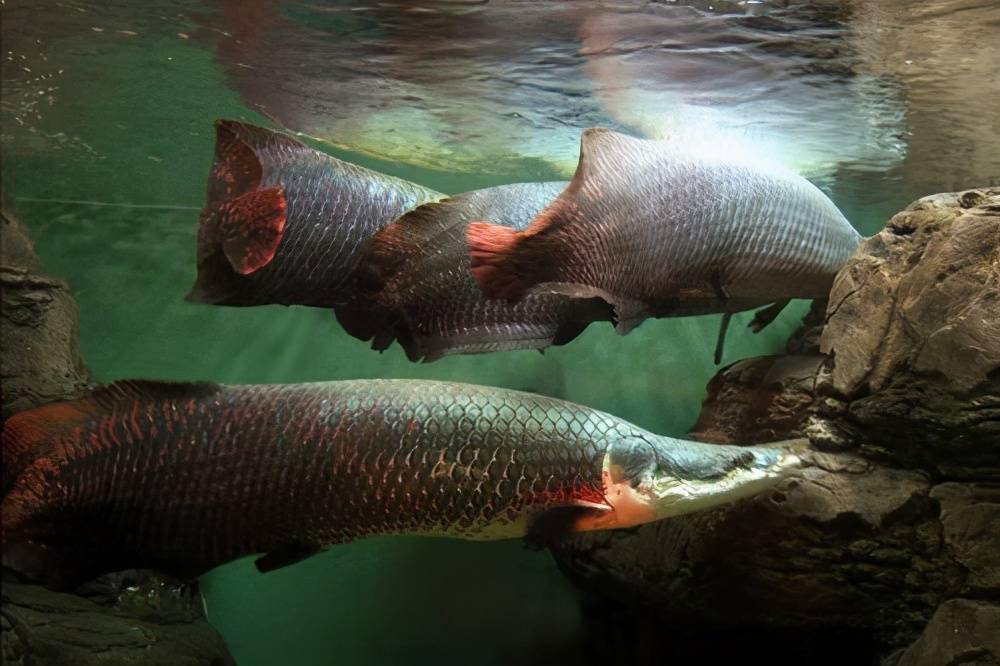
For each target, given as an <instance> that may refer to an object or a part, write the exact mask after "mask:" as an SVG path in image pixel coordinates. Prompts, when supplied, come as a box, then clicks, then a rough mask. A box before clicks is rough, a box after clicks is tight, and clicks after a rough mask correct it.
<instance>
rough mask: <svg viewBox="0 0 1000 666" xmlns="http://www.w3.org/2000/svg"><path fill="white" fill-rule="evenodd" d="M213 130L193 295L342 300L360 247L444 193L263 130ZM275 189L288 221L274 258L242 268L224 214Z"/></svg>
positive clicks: (224, 299)
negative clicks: (226, 247) (225, 247)
mask: <svg viewBox="0 0 1000 666" xmlns="http://www.w3.org/2000/svg"><path fill="white" fill-rule="evenodd" d="M216 133H217V139H216V153H215V165H214V167H213V170H212V177H211V178H210V180H209V192H208V203H207V204H206V206H205V209H204V211H203V212H202V217H201V224H200V230H199V237H198V279H197V281H196V283H195V286H194V288H193V289H192V292H191V294H190V295H189V298H190V299H192V300H198V301H202V302H208V303H216V304H220V305H262V304H269V303H278V304H285V305H292V304H298V305H315V306H324V307H326V306H332V305H335V304H337V303H341V302H343V301H345V300H346V299H347V297H348V295H349V293H350V287H349V285H350V277H351V272H352V271H353V269H354V265H355V260H356V255H357V253H358V250H359V249H360V248H361V246H362V245H364V244H365V243H366V242H367V241H368V240H369V238H370V237H371V236H372V235H373V234H374V233H375V232H376V231H378V230H379V229H382V228H383V227H385V226H387V225H388V224H390V223H391V222H392V221H393V220H395V219H396V218H398V217H399V216H400V215H402V214H403V213H404V212H406V211H408V210H410V209H412V208H415V207H416V206H418V205H420V204H422V203H425V202H429V201H435V200H437V199H439V198H441V197H442V196H443V195H442V194H440V193H438V192H434V191H433V190H430V189H427V188H424V187H421V186H419V185H416V184H414V183H410V182H408V181H405V180H402V179H399V178H393V177H391V176H386V175H384V174H380V173H377V172H374V171H371V170H369V169H365V168H363V167H359V166H357V165H354V164H350V163H348V162H344V161H341V160H338V159H336V158H334V157H331V156H329V155H326V154H325V153H321V152H319V151H316V150H313V149H311V148H309V147H308V146H305V145H304V144H302V143H300V142H298V141H296V140H295V139H293V138H291V137H289V136H287V135H285V134H281V133H278V132H274V131H270V130H267V129H264V128H261V127H255V126H253V125H249V124H246V123H240V122H235V121H219V122H218V123H217V126H216ZM269 188H277V190H278V191H279V192H280V193H281V195H282V197H283V200H284V201H285V202H286V208H285V210H284V213H283V216H282V219H283V220H284V221H285V222H286V223H285V224H284V227H283V230H282V232H281V233H280V240H279V241H278V243H277V246H276V248H275V249H274V252H273V256H271V257H270V258H269V259H268V260H267V261H266V262H264V263H263V265H262V266H260V267H256V269H255V270H253V271H251V272H249V273H246V274H241V272H240V271H237V270H235V267H234V266H233V265H232V264H231V261H230V260H229V259H228V258H227V257H226V256H225V255H224V254H223V252H222V245H221V243H220V238H219V229H218V227H219V224H220V223H219V221H218V215H219V211H220V210H222V209H223V206H224V205H225V204H227V203H229V202H232V201H234V200H237V199H238V198H240V197H242V196H253V195H254V194H255V193H258V192H261V191H266V190H268V189H269ZM288 220H291V221H293V222H294V223H292V224H288V223H287V221H288ZM331 222H333V223H331Z"/></svg>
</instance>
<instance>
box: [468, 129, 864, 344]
mask: <svg viewBox="0 0 1000 666" xmlns="http://www.w3.org/2000/svg"><path fill="white" fill-rule="evenodd" d="M467 239H468V245H469V253H470V260H471V270H472V273H473V275H474V277H475V279H476V281H477V282H478V284H479V286H480V287H481V288H482V290H483V293H484V294H485V295H486V296H488V297H490V298H506V299H510V300H517V299H520V298H522V297H523V296H524V294H526V293H528V292H529V290H531V289H532V288H534V287H536V286H537V285H544V286H545V287H546V288H547V290H549V291H552V292H556V293H562V294H566V295H568V296H571V297H576V298H594V297H598V298H601V299H603V300H605V301H606V302H607V303H609V304H610V305H612V306H613V307H614V310H615V315H616V318H617V328H618V331H619V332H620V333H623V334H624V333H627V332H628V331H630V330H631V329H632V328H634V327H635V326H637V325H638V324H640V323H641V322H642V321H643V320H645V319H646V318H648V317H670V316H685V315H697V314H708V313H717V312H722V313H724V314H725V316H724V319H723V329H722V331H721V332H720V338H719V345H718V347H717V349H716V358H717V360H718V358H719V355H720V354H721V346H722V341H723V337H724V333H725V325H726V324H728V320H729V315H731V313H733V312H739V311H742V310H747V309H750V308H755V307H760V306H763V305H768V304H774V305H772V307H770V308H768V309H767V310H764V311H762V312H761V313H759V317H758V318H757V319H755V321H754V322H753V323H752V326H753V327H754V328H755V329H757V330H759V328H762V327H763V326H764V325H766V324H767V323H768V322H769V321H770V320H771V319H773V318H774V317H775V316H776V315H777V313H778V312H779V311H780V309H781V308H782V307H784V305H785V304H787V302H788V300H789V299H793V298H826V297H827V296H828V295H829V292H830V288H831V286H832V284H833V279H834V277H835V276H836V274H837V271H838V270H839V269H840V268H841V267H842V266H843V265H844V263H845V262H846V261H847V259H848V258H849V257H850V256H851V254H853V252H854V251H855V249H856V248H857V246H858V244H859V243H860V241H861V236H860V235H859V234H858V233H857V232H856V231H855V230H854V228H853V227H851V225H850V223H849V222H848V221H847V219H846V218H845V217H844V216H843V215H842V214H841V212H840V211H839V210H838V209H837V207H836V206H835V205H834V204H833V202H832V201H830V199H829V198H827V197H826V195H824V194H823V193H822V192H821V191H820V190H819V189H818V188H816V187H815V186H814V185H812V184H811V183H810V182H809V181H807V180H806V179H804V178H802V177H801V176H798V175H797V174H794V173H792V172H790V171H786V170H784V169H782V168H780V167H776V166H769V167H766V168H764V167H762V166H761V165H760V164H757V163H754V162H751V161H749V160H742V159H740V158H737V157H733V156H724V157H720V156H718V155H709V154H708V153H704V154H702V153H700V152H698V151H696V150H691V149H689V148H682V147H678V146H675V145H673V144H671V143H670V142H667V141H652V140H643V139H636V138H632V137H629V136H626V135H624V134H620V133H617V132H614V131H611V130H607V129H589V130H586V131H585V132H584V133H583V137H582V140H581V147H580V160H579V163H578V165H577V170H576V173H575V174H574V176H573V180H572V181H571V182H570V184H569V185H568V186H567V187H566V189H565V190H564V191H563V192H562V193H561V194H560V195H559V197H558V198H556V199H555V200H554V201H553V202H552V203H551V204H550V205H549V206H547V207H546V208H545V209H544V210H543V211H542V212H541V213H539V214H538V216H537V217H536V218H535V219H534V220H533V221H532V223H531V225H530V226H529V227H528V228H527V229H525V230H523V231H518V230H515V229H512V228H510V227H507V226H503V225H494V224H488V223H484V222H475V223H472V224H470V225H469V227H468V232H467Z"/></svg>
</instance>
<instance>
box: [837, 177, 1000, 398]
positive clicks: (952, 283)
mask: <svg viewBox="0 0 1000 666" xmlns="http://www.w3.org/2000/svg"><path fill="white" fill-rule="evenodd" d="M821 350H822V351H823V353H825V354H830V355H833V356H834V361H833V364H832V371H831V373H830V376H829V379H828V381H829V383H830V385H831V387H832V388H833V390H835V391H836V392H837V393H839V394H840V395H844V396H855V395H859V394H864V395H866V394H871V393H874V392H876V391H878V390H880V389H881V388H883V387H884V386H886V385H887V383H888V382H889V380H890V379H891V378H892V377H894V376H895V375H897V374H898V373H899V372H900V371H902V370H909V371H912V372H915V373H920V374H924V375H930V376H935V377H941V378H944V379H946V381H947V383H948V385H949V386H950V387H951V388H952V390H954V391H962V390H969V389H971V388H973V387H975V386H977V385H979V384H981V383H982V382H984V381H986V379H987V377H988V376H990V374H991V373H994V372H996V370H997V368H1000V188H992V189H984V190H969V191H967V192H963V193H960V194H958V195H949V196H942V195H935V196H932V197H926V198H924V199H920V200H919V201H916V202H914V203H913V204H911V205H910V206H909V207H907V209H906V210H904V211H903V212H901V213H899V214H898V215H896V216H895V217H893V218H892V220H890V221H889V224H888V225H887V227H886V228H885V229H884V230H883V231H882V232H881V233H879V234H876V235H875V236H872V237H871V238H869V239H868V240H866V241H865V242H864V243H863V244H862V246H861V248H860V249H859V251H858V253H857V254H856V255H855V256H854V258H853V259H852V260H851V262H850V263H849V264H848V265H847V266H846V267H845V268H844V269H843V270H842V271H841V272H840V274H839V275H838V276H837V280H836V282H835V283H834V286H833V291H832V292H831V294H830V309H829V311H828V315H827V322H826V328H825V330H824V331H823V336H822V340H821Z"/></svg>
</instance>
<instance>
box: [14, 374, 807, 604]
mask: <svg viewBox="0 0 1000 666" xmlns="http://www.w3.org/2000/svg"><path fill="white" fill-rule="evenodd" d="M2 446H3V457H4V469H3V475H2V484H3V504H2V540H3V562H4V565H5V566H7V567H9V568H12V569H13V570H15V571H18V572H21V573H22V574H24V575H27V576H29V577H33V578H36V579H42V580H47V581H48V582H49V583H50V584H53V585H71V584H76V583H79V582H82V581H85V580H87V579H88V577H93V576H96V575H100V574H102V573H106V572H109V571H115V570H121V569H125V568H134V567H142V568H153V569H159V570H161V571H164V572H167V573H171V574H174V575H177V576H181V577H190V576H197V575H199V574H201V573H203V572H205V571H207V570H209V569H211V568H213V567H215V566H217V565H220V564H222V563H224V562H228V561H230V560H233V559H235V558H239V557H242V556H245V555H251V554H259V553H263V556H262V557H261V558H260V559H258V560H257V566H258V568H259V569H260V570H262V571H267V570H271V569H274V568H278V567H281V566H284V565H287V564H291V563H293V562H295V561H298V560H300V559H303V558H305V557H307V556H309V555H311V554H313V553H316V552H318V551H319V550H322V549H323V548H325V547H327V546H329V545H331V544H336V543H342V542H346V541H351V540H354V539H359V538H362V537H367V536H372V535H379V534H417V535H429V536H446V537H454V538H460V539H502V538H511V537H519V536H524V535H527V534H531V533H533V531H535V532H537V531H538V530H541V529H544V530H548V533H549V534H550V535H556V534H561V533H567V532H572V531H584V530H596V529H610V528H617V527H627V526H631V525H637V524H641V523H645V522H649V521H653V520H658V519H661V518H664V517H668V516H674V515H679V514H684V513H688V512H691V511H696V510H699V509H702V508H705V507H712V506H716V505H719V504H723V503H726V502H730V501H733V500H735V499H738V498H741V497H746V496H749V495H752V494H754V493H756V492H758V491H760V490H762V489H765V488H768V487H771V486H773V485H775V484H776V483H778V482H779V481H780V480H781V479H782V478H783V477H785V476H786V475H788V474H789V473H791V472H792V470H794V469H795V468H796V466H797V465H799V462H800V461H799V458H798V457H797V455H796V454H795V450H794V447H782V446H774V447H740V446H722V445H710V444H702V443H698V442H691V441H685V440H680V439H674V438H671V437H665V436H660V435H654V434H652V433H650V432H647V431H645V430H643V429H641V428H639V427H636V426H634V425H631V424H629V423H627V422H625V421H623V420H621V419H618V418H616V417H614V416H611V415H608V414H605V413H602V412H599V411H596V410H593V409H589V408H587V407H583V406H580V405H576V404H573V403H570V402H565V401H562V400H556V399H553V398H547V397H543V396H539V395H536V394H531V393H522V392H519V391H512V390H505V389H498V388H490V387H485V386H474V385H466V384H453V383H444V382H431V381H412V380H358V381H340V382H325V383H315V384H288V385H243V386H225V385H218V384H209V383H164V382H148V381H125V382H117V383H115V384H112V385H109V386H107V387H105V388H101V389H98V390H96V391H95V392H93V393H92V394H90V395H88V396H86V397H84V398H81V399H78V400H75V401H70V402H62V403H54V404H49V405H45V406H42V407H38V408H35V409H31V410H28V411H25V412H21V413H18V414H15V415H14V416H12V417H10V418H9V419H8V420H7V421H6V422H5V423H4V424H3V433H2Z"/></svg>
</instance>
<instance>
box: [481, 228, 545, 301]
mask: <svg viewBox="0 0 1000 666" xmlns="http://www.w3.org/2000/svg"><path fill="white" fill-rule="evenodd" d="M465 238H466V240H467V241H468V243H469V260H470V262H471V271H472V277H473V278H475V280H476V283H477V284H478V285H479V288H480V289H481V290H482V292H483V294H484V295H485V296H486V297H487V298H506V299H509V300H517V299H519V298H521V296H523V295H524V292H525V291H527V290H528V287H529V286H530V285H529V284H528V283H527V282H526V281H525V280H524V278H523V277H522V276H521V275H519V274H518V272H517V270H516V269H517V265H516V263H514V261H513V256H512V255H513V253H514V251H515V249H516V248H517V244H518V241H519V240H520V239H521V233H520V232H518V231H515V230H514V229H511V228H510V227H503V226H500V225H497V224H489V223H486V222H472V223H470V224H469V227H468V229H467V230H466V232H465Z"/></svg>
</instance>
